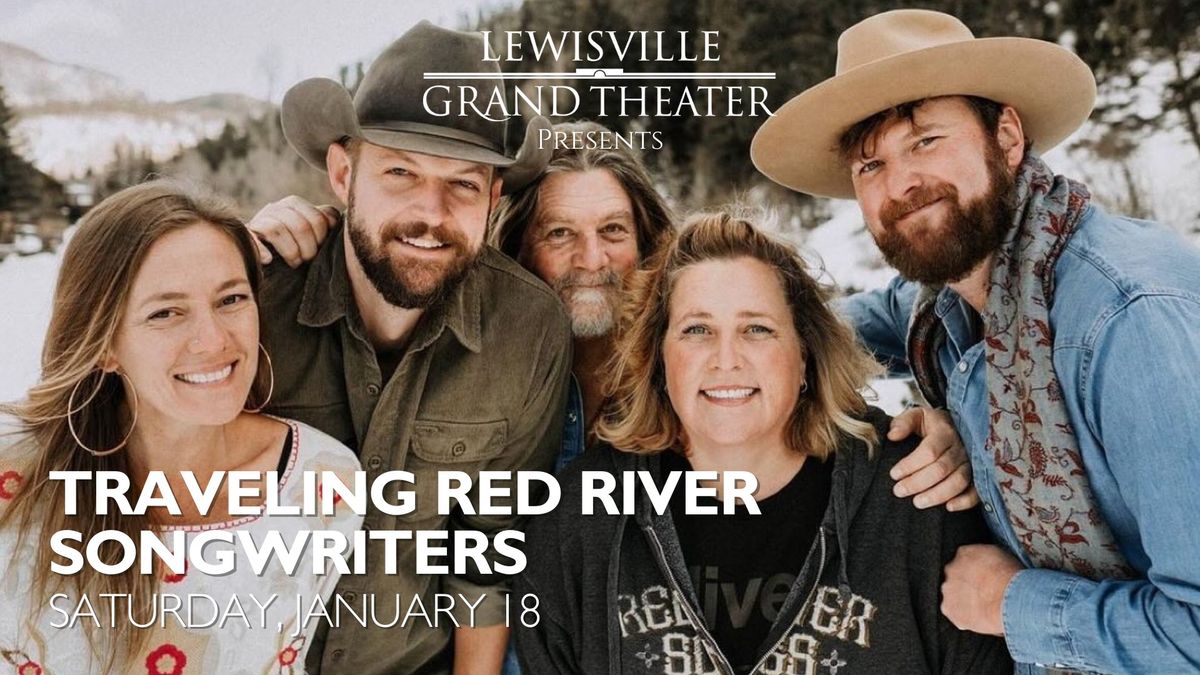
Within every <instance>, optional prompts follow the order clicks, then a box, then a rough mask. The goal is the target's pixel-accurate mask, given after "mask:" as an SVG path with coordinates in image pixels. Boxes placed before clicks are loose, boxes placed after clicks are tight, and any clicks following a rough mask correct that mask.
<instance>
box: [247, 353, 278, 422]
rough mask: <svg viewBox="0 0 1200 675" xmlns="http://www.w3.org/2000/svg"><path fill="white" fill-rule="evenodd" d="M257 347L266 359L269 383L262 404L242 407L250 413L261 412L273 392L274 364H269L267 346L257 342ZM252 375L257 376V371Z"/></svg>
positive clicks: (269, 357) (269, 356) (269, 400)
mask: <svg viewBox="0 0 1200 675" xmlns="http://www.w3.org/2000/svg"><path fill="white" fill-rule="evenodd" d="M258 349H259V351H261V352H262V354H263V357H264V358H266V359H267V372H268V373H270V375H271V384H270V385H269V386H268V387H267V397H266V398H265V399H263V402H262V405H260V406H258V407H257V408H253V409H251V408H245V407H243V408H242V410H243V411H245V412H248V413H251V414H254V413H260V412H262V411H263V409H264V408H266V407H267V404H268V403H270V402H271V395H272V394H274V393H275V366H273V365H271V355H270V354H268V353H267V348H266V347H264V346H263V345H262V343H261V342H260V343H258ZM254 376H255V377H258V373H257V372H256V373H255V374H254Z"/></svg>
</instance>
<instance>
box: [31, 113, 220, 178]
mask: <svg viewBox="0 0 1200 675" xmlns="http://www.w3.org/2000/svg"><path fill="white" fill-rule="evenodd" d="M225 122H226V118H225V117H224V116H222V115H220V114H219V113H213V114H208V115H200V114H194V113H179V114H176V115H164V114H139V113H133V112H120V111H96V112H87V113H63V114H42V115H29V116H23V117H21V118H20V120H19V121H18V122H17V124H16V125H15V127H14V130H13V132H14V133H13V135H14V137H16V139H17V143H18V144H19V146H18V147H20V148H21V149H22V154H23V155H24V156H26V157H29V158H30V159H31V161H32V162H33V164H34V165H35V166H36V167H37V168H38V169H40V170H41V171H44V172H46V173H48V174H50V175H52V176H54V177H56V178H59V179H65V178H69V177H73V176H75V177H78V176H82V175H84V174H86V173H87V171H88V169H93V170H98V169H101V168H103V167H104V166H105V165H107V164H108V163H109V162H111V161H113V158H114V156H115V153H116V151H117V148H118V147H123V148H126V149H134V150H135V151H138V152H142V151H145V152H149V154H150V156H151V157H152V158H153V159H154V160H155V161H162V160H166V159H170V158H171V157H174V156H175V155H176V154H178V153H179V152H180V151H181V150H183V149H185V148H190V147H193V146H195V145H196V144H197V143H199V142H200V141H201V140H203V139H205V138H210V137H213V136H216V135H218V134H220V133H221V129H222V128H224V126H225Z"/></svg>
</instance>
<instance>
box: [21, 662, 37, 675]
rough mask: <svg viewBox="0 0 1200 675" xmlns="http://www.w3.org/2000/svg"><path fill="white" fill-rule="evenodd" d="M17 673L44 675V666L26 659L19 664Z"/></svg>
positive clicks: (22, 674)
mask: <svg viewBox="0 0 1200 675" xmlns="http://www.w3.org/2000/svg"><path fill="white" fill-rule="evenodd" d="M17 675H42V667H41V666H40V665H38V664H36V663H34V662H33V661H26V662H25V663H22V664H21V665H19V666H17Z"/></svg>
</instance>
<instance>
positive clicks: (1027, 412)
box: [751, 10, 1200, 673]
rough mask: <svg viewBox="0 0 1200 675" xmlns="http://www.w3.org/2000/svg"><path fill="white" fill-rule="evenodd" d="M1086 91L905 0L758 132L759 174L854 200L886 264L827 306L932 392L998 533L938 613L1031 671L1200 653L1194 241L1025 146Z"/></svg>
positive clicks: (1038, 62) (1061, 66)
mask: <svg viewBox="0 0 1200 675" xmlns="http://www.w3.org/2000/svg"><path fill="white" fill-rule="evenodd" d="M1094 98H1095V81H1094V79H1093V76H1092V73H1091V71H1090V70H1089V69H1088V67H1087V66H1086V65H1085V64H1084V63H1083V62H1082V61H1080V60H1079V59H1078V58H1077V57H1076V56H1075V55H1073V54H1071V53H1070V52H1068V51H1066V50H1065V49H1062V48H1060V47H1058V46H1057V45H1054V44H1050V43H1046V42H1041V41H1038V40H1028V39H1020V38H987V39H976V38H974V36H973V35H972V34H971V32H970V30H968V29H967V27H966V26H964V25H963V24H962V23H961V22H959V21H958V20H957V19H955V18H953V17H951V16H948V15H945V14H940V13H937V12H929V11H919V10H901V11H894V12H887V13H884V14H880V15H877V16H874V17H871V18H869V19H867V20H865V21H862V22H861V23H859V24H857V25H855V26H853V27H851V28H850V29H849V30H847V31H846V32H845V33H843V34H842V37H841V39H840V40H839V42H838V65H837V74H836V76H835V77H833V78H831V79H829V80H826V81H825V82H822V83H821V84H819V85H817V86H815V87H812V88H811V89H809V90H807V91H805V92H804V93H802V94H800V95H799V96H797V97H796V98H794V99H793V100H791V101H790V102H789V103H787V104H786V105H784V106H783V107H782V108H781V109H780V110H779V111H778V112H777V113H776V115H775V116H774V117H773V118H772V119H770V120H768V121H767V122H766V123H765V124H764V125H763V126H762V128H761V129H759V131H758V134H757V135H756V136H755V138H754V142H753V144H752V147H751V156H752V158H753V160H754V163H755V165H756V166H757V167H758V168H759V169H760V170H761V171H762V172H763V173H764V174H766V175H767V176H768V177H770V178H771V179H772V180H775V181H776V182H779V183H781V184H783V185H785V186H787V187H790V188H792V189H795V190H799V191H802V192H807V193H810V194H815V195H823V196H829V197H843V198H849V197H854V198H857V200H858V203H859V205H860V206H861V207H862V211H863V215H864V217H865V219H866V222H867V227H868V228H869V229H870V231H871V234H872V235H873V236H874V238H875V241H876V243H877V244H878V245H879V247H880V249H881V250H882V252H883V253H884V256H885V257H886V258H887V260H888V261H889V262H890V263H891V264H892V265H893V266H894V267H896V268H897V270H898V271H899V272H900V277H898V278H897V279H896V280H895V281H894V282H893V283H891V284H890V285H889V286H888V287H887V288H886V289H884V290H881V291H878V292H873V293H868V294H860V295H857V296H854V297H852V298H850V299H849V300H848V302H847V303H846V306H845V309H846V312H847V314H848V315H849V317H850V318H851V319H852V321H853V322H854V323H855V325H856V328H857V330H858V332H859V335H860V336H861V337H862V339H863V340H864V341H865V342H866V343H867V344H868V345H869V346H870V347H871V348H872V349H874V351H875V353H876V354H877V355H878V357H879V358H880V359H881V360H882V361H884V362H885V363H886V364H887V365H889V366H890V367H891V369H892V370H893V371H895V372H897V373H911V374H912V375H913V376H915V378H916V380H917V383H918V384H919V386H920V388H921V390H922V393H923V394H924V395H925V397H926V399H927V400H928V401H929V402H930V403H931V404H932V405H933V406H935V407H946V408H948V409H949V411H950V413H951V415H952V416H953V418H954V421H955V424H956V426H957V427H958V429H959V432H960V433H961V435H962V436H963V439H964V441H965V443H966V445H967V447H968V451H969V453H970V458H971V465H972V470H973V472H974V476H975V484H976V487H977V488H978V490H979V493H980V496H981V498H982V501H983V505H984V510H985V512H986V514H987V520H988V523H989V525H990V526H991V528H992V531H993V533H994V534H995V536H996V538H997V540H998V541H999V542H1000V543H1001V544H1002V545H1003V548H1001V547H998V546H969V547H963V548H961V549H959V551H958V555H957V556H956V558H955V559H954V560H953V561H952V562H951V563H950V564H949V565H948V566H947V567H946V570H945V574H946V580H945V583H944V585H943V587H942V591H943V596H944V597H943V604H942V610H943V613H944V614H945V615H946V616H947V617H948V618H949V620H950V621H952V622H953V623H954V624H955V625H956V626H958V627H960V628H966V629H970V630H974V631H977V632H981V633H992V634H997V635H1004V636H1005V638H1006V640H1007V642H1008V646H1009V650H1010V651H1011V653H1012V655H1013V657H1014V659H1015V660H1017V661H1018V662H1021V663H1024V664H1034V665H1026V666H1023V667H1022V668H1023V669H1024V670H1022V672H1025V670H1035V669H1036V667H1037V666H1043V667H1048V668H1052V669H1060V670H1068V671H1101V672H1138V673H1150V672H1155V673H1158V672H1164V673H1165V672H1172V673H1175V672H1195V671H1196V670H1197V669H1198V668H1200V564H1197V561H1200V529H1198V528H1196V526H1195V524H1194V523H1193V522H1192V519H1193V517H1194V514H1196V513H1200V491H1197V490H1196V489H1195V485H1196V483H1197V481H1198V480H1200V451H1198V449H1197V444H1198V442H1200V441H1198V440H1197V439H1200V416H1198V415H1196V401H1197V400H1200V379H1198V378H1196V377H1195V376H1194V372H1192V371H1194V370H1195V366H1196V364H1197V363H1200V331H1197V329H1196V327H1197V326H1200V291H1198V289H1200V252H1198V251H1197V250H1196V249H1195V248H1192V247H1191V246H1189V245H1188V244H1186V243H1185V242H1184V241H1183V240H1182V239H1181V238H1180V237H1179V236H1178V235H1177V234H1176V233H1174V232H1173V231H1171V230H1169V229H1168V228H1164V227H1162V226H1159V225H1157V224H1154V223H1149V222H1143V221H1134V220H1130V219H1127V218H1122V217H1118V216H1114V215H1110V214H1108V213H1106V212H1105V211H1104V210H1103V209H1102V208H1101V207H1100V206H1099V205H1098V204H1096V203H1095V202H1094V201H1093V200H1092V199H1091V196H1090V195H1089V193H1088V190H1087V188H1086V187H1084V186H1083V185H1081V184H1079V183H1077V182H1075V181H1073V180H1070V179H1068V178H1065V177H1063V176H1058V175H1055V174H1053V173H1052V172H1051V171H1050V169H1049V168H1048V167H1047V166H1046V164H1045V163H1044V162H1042V160H1041V159H1040V158H1039V157H1038V155H1037V154H1035V152H1033V150H1035V149H1036V150H1037V151H1039V152H1040V151H1045V150H1047V149H1049V148H1051V147H1052V146H1054V145H1055V144H1057V143H1059V142H1061V141H1062V140H1063V139H1065V138H1066V137H1067V136H1068V135H1070V134H1071V132H1073V131H1074V130H1075V129H1077V128H1078V127H1079V126H1080V125H1081V124H1083V122H1084V121H1085V120H1086V119H1087V117H1088V115H1089V114H1090V112H1091V109H1092V104H1093V101H1094Z"/></svg>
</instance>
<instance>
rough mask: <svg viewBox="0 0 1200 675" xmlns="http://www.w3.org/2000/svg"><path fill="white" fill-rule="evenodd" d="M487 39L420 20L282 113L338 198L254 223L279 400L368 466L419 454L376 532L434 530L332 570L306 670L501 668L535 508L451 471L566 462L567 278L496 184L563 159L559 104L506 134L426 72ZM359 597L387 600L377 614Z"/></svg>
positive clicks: (460, 67)
mask: <svg viewBox="0 0 1200 675" xmlns="http://www.w3.org/2000/svg"><path fill="white" fill-rule="evenodd" d="M484 56H485V48H484V39H483V36H482V35H480V34H478V33H464V32H459V31H453V30H446V29H443V28H439V27H437V26H434V25H432V24H429V23H426V22H422V23H420V24H418V25H417V26H415V27H413V28H412V29H410V30H409V31H408V32H406V33H405V34H404V35H403V36H401V37H400V38H399V39H397V40H396V41H395V42H394V43H393V44H392V45H391V46H389V47H388V48H387V49H385V50H384V51H383V53H382V54H380V55H379V57H378V58H377V59H376V60H375V61H374V62H373V63H372V64H371V66H370V68H368V70H367V72H366V73H365V75H364V77H363V79H362V82H361V83H360V84H359V86H358V89H357V91H356V93H355V94H354V96H353V97H351V95H350V93H349V92H347V91H346V89H345V88H344V87H343V86H342V85H340V84H339V83H337V82H334V81H332V80H327V79H321V78H317V79H310V80H305V81H303V82H300V83H299V84H296V85H295V86H293V87H292V88H291V89H290V90H289V91H288V92H287V94H286V95H285V97H284V100H283V105H282V111H281V115H282V122H283V132H284V135H285V136H286V137H287V140H288V142H289V143H290V144H291V145H292V147H293V148H294V149H295V150H296V151H297V152H298V153H299V154H300V156H301V157H303V158H304V159H305V160H306V161H307V162H308V163H309V164H311V165H312V166H313V167H314V168H315V169H318V170H321V171H324V172H326V173H327V174H328V178H329V184H330V187H331V188H332V190H333V193H334V194H335V195H336V196H337V198H338V200H339V201H340V202H341V205H342V207H343V208H344V210H342V209H335V208H332V207H328V208H319V207H315V206H313V205H311V204H309V203H308V202H305V201H303V200H301V199H299V198H287V199H284V200H281V201H279V202H276V203H274V204H271V205H269V206H267V207H266V208H264V209H263V210H262V211H260V212H259V213H258V214H257V215H256V216H255V217H254V219H252V221H251V222H250V224H249V227H250V229H251V230H252V231H254V233H255V234H256V235H257V236H258V237H259V238H260V239H261V240H262V241H263V242H264V253H268V254H269V255H268V257H269V258H274V260H273V261H272V262H271V264H270V265H269V266H268V267H267V269H266V275H265V280H264V283H263V288H262V293H261V297H260V298H259V299H258V300H259V304H260V308H261V316H262V317H263V318H264V323H265V324H266V325H265V330H264V341H263V347H264V349H265V350H266V351H267V352H269V353H270V354H271V356H272V357H273V364H274V377H275V379H274V382H275V388H274V398H273V400H272V402H271V403H272V405H271V411H272V412H274V413H276V414H279V415H282V416H286V417H292V418H296V419H299V420H301V421H303V422H306V423H308V424H310V425H312V426H314V427H316V428H317V429H320V430H321V431H323V432H325V433H327V434H329V435H331V436H333V437H335V438H337V439H338V440H340V441H342V442H343V443H345V444H346V445H348V446H350V447H352V448H354V449H355V450H356V452H357V453H358V456H359V459H360V461H361V463H362V469H363V470H364V471H365V472H366V477H367V479H368V481H369V482H374V481H375V480H377V479H379V478H380V476H383V475H384V474H385V472H389V471H404V472H408V473H409V474H411V479H410V480H411V482H412V485H407V486H406V485H404V484H403V482H396V481H397V480H400V481H404V480H405V479H404V478H400V479H397V478H396V477H395V476H391V477H385V480H386V481H387V482H388V483H389V484H391V483H394V484H395V487H385V488H384V492H388V490H393V491H396V490H399V491H400V492H401V493H403V491H404V490H410V491H411V492H412V496H413V497H414V498H415V504H414V505H413V507H412V510H411V512H408V511H406V510H405V509H403V508H401V509H398V510H397V509H391V510H388V511H387V512H385V511H382V510H380V509H379V508H376V506H375V503H374V502H370V503H369V505H368V508H367V513H366V515H365V519H364V529H366V530H369V531H370V534H371V535H377V533H388V532H393V531H396V530H401V531H411V530H421V531H426V532H428V533H431V534H432V535H434V536H433V537H431V538H429V539H428V541H426V540H425V538H424V537H416V536H415V535H414V536H413V537H410V538H407V539H398V538H393V539H391V540H390V541H388V540H385V539H381V538H379V537H378V536H375V537H372V538H371V539H370V540H369V541H368V543H367V546H366V550H365V560H366V570H367V572H366V574H348V575H343V576H342V577H341V580H340V581H339V582H338V586H337V589H336V597H337V599H338V600H339V602H341V603H344V605H345V606H346V607H347V608H348V610H347V611H343V612H341V620H333V621H321V622H320V624H321V625H320V627H319V628H318V629H317V630H316V632H315V635H313V636H312V637H313V640H312V643H311V645H309V644H304V643H300V645H302V646H303V647H304V648H306V649H307V651H308V654H307V658H306V659H305V661H306V667H307V670H308V672H324V673H332V674H338V673H353V674H354V675H372V674H379V675H383V674H385V673H418V672H419V673H431V674H434V673H445V674H448V673H450V672H452V671H453V672H461V673H499V672H500V667H501V663H502V659H503V656H504V650H505V646H506V644H507V641H508V629H507V628H506V627H505V618H506V616H508V615H507V614H506V605H505V598H506V596H507V593H508V588H509V584H510V581H511V578H510V576H506V575H510V573H511V572H512V571H513V570H514V569H517V568H519V567H520V565H521V562H520V559H519V556H520V554H519V553H515V554H514V553H513V551H514V549H513V548H512V545H513V544H514V543H515V537H519V536H520V535H519V530H520V529H521V528H522V527H523V519H522V518H521V517H520V516H519V515H518V514H507V515H505V514H494V513H493V514H486V515H485V514H480V513H479V511H480V509H479V508H478V507H475V508H472V507H471V506H469V505H467V506H462V505H453V506H454V508H452V509H450V510H449V511H443V510H442V509H441V507H440V506H439V500H438V499H437V497H438V495H437V492H438V491H437V488H438V486H439V484H440V482H439V474H440V473H441V472H444V471H454V472H456V473H457V474H458V475H460V476H464V477H465V478H466V480H467V481H468V482H469V483H470V484H474V483H475V481H476V480H477V479H478V478H479V474H480V472H481V471H483V470H489V471H494V472H499V473H497V474H494V475H509V472H516V471H522V470H539V471H549V470H550V469H551V468H552V467H553V464H554V459H555V457H556V456H557V454H558V447H559V443H560V437H561V434H562V420H563V415H562V410H563V408H564V407H565V405H566V392H567V389H566V387H567V381H568V376H569V374H570V368H571V358H570V339H571V335H570V329H569V325H568V323H567V319H566V316H565V315H564V312H563V309H562V305H561V303H560V302H559V301H558V298H557V297H556V296H555V295H554V293H552V292H551V291H550V289H548V288H546V286H545V285H544V284H542V283H541V282H540V281H539V280H538V279H537V278H536V277H534V276H533V275H532V274H530V273H529V272H528V271H526V270H525V269H523V268H522V267H521V266H520V265H518V264H517V263H515V262H513V261H512V260H511V259H509V258H508V257H507V256H504V255H503V254H501V253H500V252H499V251H497V250H496V249H494V248H492V247H490V246H487V245H486V244H485V240H486V234H487V226H488V221H489V216H490V213H491V211H492V209H494V208H495V207H496V204H497V202H498V201H499V199H500V195H501V193H502V192H504V191H510V190H512V189H515V188H518V187H520V186H521V185H523V184H525V183H526V182H528V181H529V180H530V179H531V178H533V177H534V176H536V175H537V174H538V173H540V172H541V170H542V168H543V167H544V166H545V163H546V161H547V160H548V159H549V155H550V152H551V148H549V147H546V148H544V149H543V148H542V147H540V146H539V145H538V143H537V140H536V136H537V130H538V129H545V128H548V127H549V125H548V123H547V122H546V120H544V119H542V118H540V117H537V118H534V119H532V120H530V122H529V124H528V130H527V131H526V133H525V134H524V140H523V141H521V140H519V139H518V142H515V143H510V142H509V141H510V140H514V139H510V138H509V136H510V135H512V136H516V134H515V133H513V131H515V130H511V129H509V128H508V127H509V124H510V122H509V121H508V120H507V119H504V118H489V117H484V116H483V115H480V114H475V113H474V112H473V111H472V109H471V108H470V107H466V108H465V109H466V111H467V113H468V114H465V115H459V114H457V113H458V112H459V111H460V110H463V109H464V106H462V105H459V103H461V102H459V101H456V100H454V97H456V96H458V95H463V94H464V90H462V89H460V88H458V87H445V86H440V87H439V86H435V85H438V84H441V83H440V82H439V81H437V80H429V81H427V80H426V79H425V77H426V74H428V73H434V72H480V71H483V72H492V73H494V74H496V75H497V76H498V75H499V67H498V66H497V64H496V63H494V62H485V61H483V59H484ZM471 84H472V86H473V87H474V88H475V91H477V92H478V95H479V96H480V97H481V98H482V99H483V100H491V99H492V97H493V96H500V97H502V98H503V97H504V91H503V90H504V82H503V80H501V79H498V78H497V79H491V80H478V81H475V80H473V81H472V82H471ZM447 109H449V110H452V111H453V114H450V115H446V116H442V113H443V112H444V111H445V110H447ZM510 146H515V149H514V147H510ZM268 246H269V247H271V248H272V249H273V251H266V248H267V247H268ZM282 466H286V463H284V464H282ZM302 468H303V469H306V470H320V469H321V467H320V466H305V467H302ZM514 475H515V474H514ZM492 486H493V487H494V488H496V489H515V488H516V481H515V480H513V481H510V480H507V479H505V480H500V481H494V482H493V483H492ZM393 494H394V493H393ZM469 494H470V495H471V499H472V500H474V499H475V496H476V495H478V494H479V491H478V490H471V491H470V493H469ZM392 499H393V498H392V497H388V500H389V502H390V501H392ZM404 503H405V502H404V501H403V500H402V501H400V504H401V505H403V504H404ZM447 550H453V551H456V555H455V556H454V557H453V560H450V559H448V558H447V557H446V555H445V552H446V551H447ZM464 552H466V553H467V554H468V555H464ZM356 555H362V552H359V553H356ZM514 555H515V556H516V557H514ZM389 561H392V562H394V563H395V565H394V569H391V570H389V569H388V564H390V563H389ZM333 600H334V598H330V604H331V606H332V605H333ZM414 608H419V609H414ZM349 612H354V613H355V615H356V616H358V617H366V616H370V617H373V619H369V620H367V621H366V624H367V625H366V626H364V625H363V622H362V621H361V620H355V619H352V618H351V617H350V615H349ZM397 612H399V615H397ZM334 615H335V612H334V610H333V609H332V608H331V609H330V616H334ZM317 623H318V622H317V620H316V619H315V618H314V619H313V625H316V624H317Z"/></svg>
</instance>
